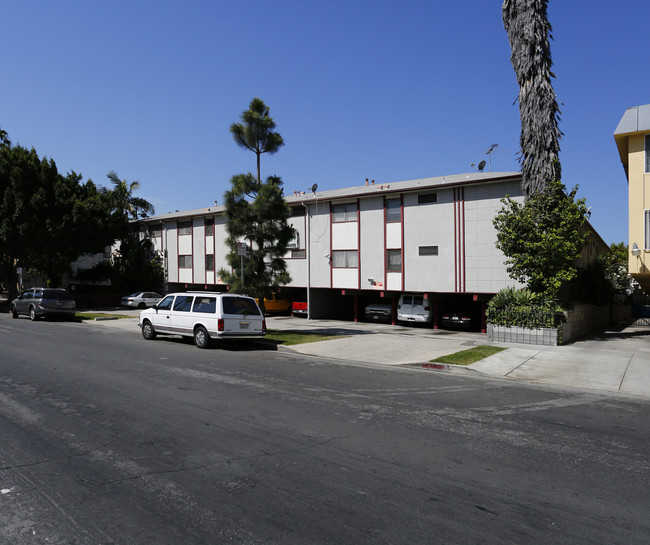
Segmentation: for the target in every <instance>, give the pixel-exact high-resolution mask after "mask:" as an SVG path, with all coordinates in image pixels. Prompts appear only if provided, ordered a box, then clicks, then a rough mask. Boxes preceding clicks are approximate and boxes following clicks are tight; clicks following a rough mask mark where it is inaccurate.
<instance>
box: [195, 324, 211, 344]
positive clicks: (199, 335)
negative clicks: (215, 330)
mask: <svg viewBox="0 0 650 545" xmlns="http://www.w3.org/2000/svg"><path fill="white" fill-rule="evenodd" d="M194 344H195V345H196V346H197V347H198V348H207V347H208V345H209V344H210V336H209V335H208V332H207V331H206V329H205V328H204V327H203V326H201V325H200V326H198V327H197V328H196V329H195V330H194Z"/></svg>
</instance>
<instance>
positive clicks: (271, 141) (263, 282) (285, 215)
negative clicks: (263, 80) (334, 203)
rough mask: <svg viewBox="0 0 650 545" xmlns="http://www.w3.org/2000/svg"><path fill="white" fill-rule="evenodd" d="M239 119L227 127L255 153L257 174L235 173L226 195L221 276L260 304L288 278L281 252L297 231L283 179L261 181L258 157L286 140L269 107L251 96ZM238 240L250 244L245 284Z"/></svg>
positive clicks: (284, 250) (232, 287)
mask: <svg viewBox="0 0 650 545" xmlns="http://www.w3.org/2000/svg"><path fill="white" fill-rule="evenodd" d="M241 119H242V123H235V124H233V125H232V126H231V127H230V131H231V132H232V134H233V138H234V139H235V142H236V143H237V144H238V145H239V146H242V147H244V148H246V149H249V150H251V151H253V152H254V153H255V154H256V156H257V177H255V176H253V174H251V173H250V172H249V173H247V174H237V175H235V176H233V177H232V179H231V184H232V188H231V189H230V190H229V191H227V192H226V194H225V196H224V199H225V207H226V217H227V220H228V222H227V225H226V229H227V232H228V238H227V243H228V245H229V246H230V253H229V255H228V258H227V259H228V264H229V265H230V267H231V271H228V270H226V269H221V270H220V271H219V274H220V275H221V277H222V278H223V280H224V281H225V282H226V283H227V284H228V285H229V286H230V288H231V289H232V290H233V291H234V292H240V293H241V292H244V291H246V292H248V293H251V294H253V295H256V296H258V297H259V298H260V303H262V304H263V297H264V296H265V295H268V294H269V293H270V292H271V291H274V290H277V289H278V287H279V286H280V285H283V284H286V283H287V282H289V281H290V277H289V274H288V273H287V267H286V262H285V260H284V255H285V254H286V252H287V245H288V244H289V242H290V241H291V240H292V238H293V237H294V233H295V231H294V229H293V228H292V227H291V226H290V225H289V224H288V223H287V220H288V219H289V217H290V215H291V211H290V209H289V206H288V205H287V203H286V201H285V200H284V198H283V196H282V180H281V179H280V178H279V177H278V176H269V177H268V178H267V179H266V181H265V182H262V180H261V171H260V156H261V155H262V154H263V153H275V152H276V151H277V150H278V148H279V147H280V146H282V145H283V143H284V142H283V140H282V137H281V136H280V135H279V134H278V133H276V132H274V130H273V129H275V123H274V121H273V119H272V118H271V117H269V108H268V107H267V106H266V105H265V104H264V102H262V100H260V99H259V98H254V99H253V100H252V101H251V103H250V105H249V109H248V110H247V111H245V112H244V113H243V114H242V116H241ZM242 241H246V243H247V245H248V255H247V257H246V258H244V259H243V267H244V281H243V283H242V279H241V273H242V270H241V262H242V259H241V258H240V256H239V255H238V254H237V243H238V242H242Z"/></svg>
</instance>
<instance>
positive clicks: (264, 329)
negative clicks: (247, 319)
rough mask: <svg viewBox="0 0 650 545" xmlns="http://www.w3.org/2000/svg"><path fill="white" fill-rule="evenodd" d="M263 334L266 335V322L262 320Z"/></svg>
mask: <svg viewBox="0 0 650 545" xmlns="http://www.w3.org/2000/svg"><path fill="white" fill-rule="evenodd" d="M262 333H266V320H262Z"/></svg>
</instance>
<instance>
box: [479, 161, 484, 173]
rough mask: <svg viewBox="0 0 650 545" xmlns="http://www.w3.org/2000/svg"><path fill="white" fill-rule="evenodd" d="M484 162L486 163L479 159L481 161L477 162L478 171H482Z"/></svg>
mask: <svg viewBox="0 0 650 545" xmlns="http://www.w3.org/2000/svg"><path fill="white" fill-rule="evenodd" d="M485 164H486V163H485V161H481V162H480V163H479V164H478V171H479V172H483V169H484V168H485Z"/></svg>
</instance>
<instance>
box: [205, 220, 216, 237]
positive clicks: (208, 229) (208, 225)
mask: <svg viewBox="0 0 650 545" xmlns="http://www.w3.org/2000/svg"><path fill="white" fill-rule="evenodd" d="M212 235H214V218H205V236H206V237H209V236H212Z"/></svg>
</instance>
